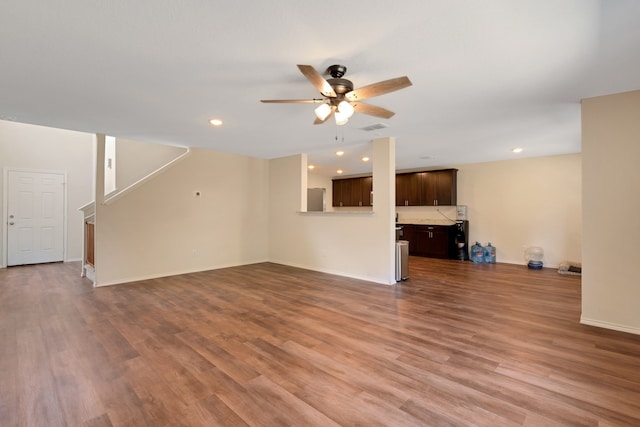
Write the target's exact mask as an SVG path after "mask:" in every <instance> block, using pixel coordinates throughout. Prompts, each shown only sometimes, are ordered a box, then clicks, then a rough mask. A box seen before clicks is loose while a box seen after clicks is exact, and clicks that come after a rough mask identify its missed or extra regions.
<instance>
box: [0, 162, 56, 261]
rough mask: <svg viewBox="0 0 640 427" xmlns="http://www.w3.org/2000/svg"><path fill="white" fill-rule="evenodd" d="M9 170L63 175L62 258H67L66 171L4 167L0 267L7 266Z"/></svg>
mask: <svg viewBox="0 0 640 427" xmlns="http://www.w3.org/2000/svg"><path fill="white" fill-rule="evenodd" d="M9 172H29V173H50V174H58V175H62V176H64V183H63V189H62V194H63V200H62V207H63V212H62V260H63V261H66V260H67V172H66V171H59V170H44V169H25V168H11V167H4V168H3V171H2V264H1V265H0V268H6V267H7V256H8V253H9V235H8V230H7V222H8V218H9V206H8V204H9V193H8V190H9Z"/></svg>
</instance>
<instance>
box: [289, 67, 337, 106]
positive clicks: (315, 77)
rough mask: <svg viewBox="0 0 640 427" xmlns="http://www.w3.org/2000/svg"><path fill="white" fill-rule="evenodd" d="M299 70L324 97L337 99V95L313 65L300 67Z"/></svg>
mask: <svg viewBox="0 0 640 427" xmlns="http://www.w3.org/2000/svg"><path fill="white" fill-rule="evenodd" d="M298 68H299V69H300V71H301V72H302V74H304V76H305V77H306V78H307V79H309V81H310V82H311V83H312V84H313V85H314V86H315V88H316V89H318V91H319V92H320V93H321V94H322V95H324V96H327V97H330V98H335V97H336V93H335V92H334V90H333V88H332V87H331V85H330V84H329V82H327V81H326V80H325V79H324V77H322V76H321V75H320V73H318V72H317V71H316V69H315V68H313V67H312V66H311V65H298Z"/></svg>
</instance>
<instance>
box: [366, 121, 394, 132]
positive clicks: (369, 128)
mask: <svg viewBox="0 0 640 427" xmlns="http://www.w3.org/2000/svg"><path fill="white" fill-rule="evenodd" d="M388 127H389V125H387V124H384V123H376V124H373V125H369V126H365V127H363V128H360V130H363V131H365V132H371V131H373V130H380V129H384V128H388Z"/></svg>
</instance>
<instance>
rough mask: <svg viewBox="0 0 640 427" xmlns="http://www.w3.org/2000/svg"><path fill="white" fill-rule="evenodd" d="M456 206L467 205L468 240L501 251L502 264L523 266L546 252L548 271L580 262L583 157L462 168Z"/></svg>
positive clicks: (510, 161) (539, 159)
mask: <svg viewBox="0 0 640 427" xmlns="http://www.w3.org/2000/svg"><path fill="white" fill-rule="evenodd" d="M457 169H458V170H459V172H458V204H461V205H467V214H468V218H469V229H470V234H471V236H470V238H471V241H472V244H473V243H474V242H475V241H479V242H481V243H482V244H483V245H486V244H487V243H488V242H491V244H492V245H493V246H496V247H497V258H498V262H507V263H513V264H524V263H525V258H524V251H525V249H526V248H528V247H531V246H539V247H542V248H543V249H544V263H545V266H546V267H554V268H555V267H557V266H558V264H559V263H561V262H563V261H576V262H579V261H581V259H582V253H581V245H582V237H581V236H582V230H581V227H582V212H581V206H582V185H581V178H582V160H581V155H580V154H570V155H563V156H550V157H536V158H527V159H519V160H509V161H500V162H488V163H476V164H470V165H461V166H458V167H457Z"/></svg>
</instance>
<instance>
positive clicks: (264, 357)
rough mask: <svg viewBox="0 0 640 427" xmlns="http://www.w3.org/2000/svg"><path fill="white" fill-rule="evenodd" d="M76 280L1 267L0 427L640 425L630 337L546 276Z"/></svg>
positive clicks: (235, 274)
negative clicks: (585, 310) (598, 319)
mask: <svg viewBox="0 0 640 427" xmlns="http://www.w3.org/2000/svg"><path fill="white" fill-rule="evenodd" d="M79 273H80V266H79V265H78V264H76V263H70V264H45V265H38V266H28V267H13V268H8V269H4V270H0V425H1V426H65V425H67V426H199V425H204V426H216V425H220V426H243V425H250V426H286V425H291V426H335V425H343V426H355V425H360V426H376V425H385V426H468V425H469V426H470V425H477V426H560V425H577V426H583V425H584V426H639V425H640V336H638V335H632V334H625V333H621V332H615V331H610V330H604V329H599V328H594V327H590V326H585V325H581V324H580V323H579V318H580V278H579V277H576V276H562V275H559V274H557V272H555V271H554V270H547V269H545V270H542V271H537V270H528V269H527V268H526V267H525V266H515V265H506V264H494V265H475V264H472V263H470V262H460V261H444V260H434V259H426V258H414V257H412V258H411V259H410V279H409V280H408V281H407V282H403V283H400V284H398V285H395V286H383V285H376V284H371V283H367V282H363V281H358V280H353V279H348V278H343V277H338V276H332V275H329V274H323V273H317V272H311V271H307V270H301V269H296V268H292V267H287V266H282V265H276V264H269V263H264V264H256V265H251V266H244V267H236V268H226V269H221V270H216V271H209V272H202V273H195V274H188V275H183V276H176V277H171V278H164V279H156V280H147V281H144V282H138V283H134V284H128V285H120V286H112V287H106V288H97V289H94V288H92V287H91V285H90V284H89V283H88V281H87V280H86V279H81V278H80V277H79Z"/></svg>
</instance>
